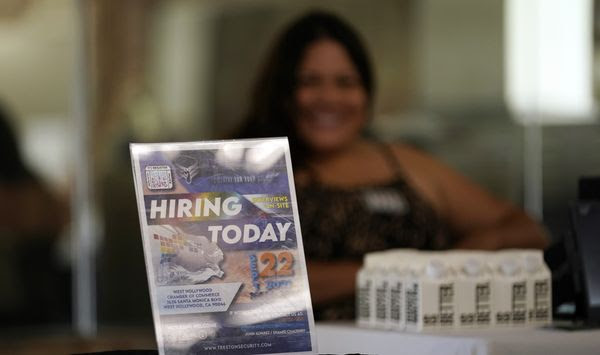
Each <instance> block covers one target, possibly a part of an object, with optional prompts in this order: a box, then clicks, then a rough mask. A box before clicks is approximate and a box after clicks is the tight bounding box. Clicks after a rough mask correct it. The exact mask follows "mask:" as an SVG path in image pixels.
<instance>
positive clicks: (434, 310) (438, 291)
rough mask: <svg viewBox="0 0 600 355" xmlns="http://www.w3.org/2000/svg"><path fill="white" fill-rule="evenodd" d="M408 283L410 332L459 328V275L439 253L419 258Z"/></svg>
mask: <svg viewBox="0 0 600 355" xmlns="http://www.w3.org/2000/svg"><path fill="white" fill-rule="evenodd" d="M415 259H416V260H415V263H414V267H411V276H410V278H409V282H408V283H407V289H406V293H405V295H406V296H405V297H406V329H407V330H412V331H423V330H436V329H448V328H453V327H454V326H455V324H456V312H455V307H456V302H455V275H454V274H455V273H454V271H453V270H452V268H451V267H450V265H449V264H448V263H447V262H445V261H444V258H442V257H441V254H439V253H434V252H431V253H422V256H421V257H418V258H415Z"/></svg>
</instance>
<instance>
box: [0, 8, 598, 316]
mask: <svg viewBox="0 0 600 355" xmlns="http://www.w3.org/2000/svg"><path fill="white" fill-rule="evenodd" d="M76 4H79V6H81V7H80V8H81V9H82V12H78V11H77V6H76ZM505 6H506V2H505V1H502V0H488V1H484V2H482V1H477V0H450V1H448V0H381V1H377V2H375V3H374V2H370V1H366V0H326V1H312V0H303V1H275V0H256V1H241V0H227V1H217V0H202V1H191V0H171V1H166V0H128V1H117V0H104V1H81V2H79V3H78V2H76V1H68V0H36V1H24V0H20V1H19V0H3V1H2V2H0V101H1V102H2V103H3V104H4V105H5V106H6V107H7V108H8V109H9V110H10V112H12V115H11V117H10V120H9V121H10V122H9V123H10V125H11V126H12V127H13V129H14V130H15V132H16V136H17V138H18V141H19V144H20V148H21V150H22V152H23V156H24V159H25V161H26V163H27V164H28V165H29V166H30V168H31V169H32V170H33V171H34V172H35V173H36V174H37V175H38V176H39V177H40V179H41V180H42V181H43V182H44V184H45V185H46V186H48V188H49V190H50V191H52V193H54V194H55V195H56V196H58V197H59V198H61V199H64V200H67V201H68V200H69V198H70V196H71V195H72V184H73V176H74V175H73V174H74V171H76V169H77V166H74V165H73V164H72V162H73V154H74V151H76V150H77V149H80V148H81V147H76V146H75V145H74V144H75V143H74V139H73V135H74V134H76V132H75V131H74V130H73V127H74V126H75V123H74V117H73V114H72V113H73V109H72V107H73V102H72V100H73V97H74V95H73V92H72V88H73V83H75V82H77V81H78V80H81V78H80V77H79V76H81V75H85V76H87V77H88V78H89V84H90V85H89V90H90V102H89V113H90V117H91V132H92V135H91V138H90V141H89V142H88V144H89V151H90V154H89V159H90V161H91V167H92V174H93V176H94V181H95V183H94V186H93V190H94V192H95V196H97V201H96V202H95V203H96V206H97V217H98V220H99V221H100V223H99V224H98V231H97V232H98V233H97V237H98V240H97V243H96V246H97V272H96V274H97V277H98V284H97V297H98V320H99V322H100V324H101V325H114V324H137V325H143V326H148V327H151V326H152V324H151V314H150V304H149V299H148V293H147V292H148V291H147V282H146V276H145V267H144V260H143V254H142V244H141V242H140V233H139V224H138V217H137V210H136V204H135V196H134V191H133V183H132V176H131V167H130V163H129V153H128V146H127V145H128V143H129V142H151V141H152V142H154V141H156V142H159V141H160V142H163V141H182V140H201V139H211V138H222V137H226V136H227V134H228V132H230V130H231V128H232V127H234V126H235V125H236V124H237V123H238V122H239V121H240V119H241V118H242V116H243V114H244V112H245V110H246V106H247V104H248V97H249V93H250V90H251V85H252V81H253V80H254V78H255V76H256V74H257V71H258V70H259V67H260V65H261V63H262V60H263V58H264V56H265V54H266V51H267V50H268V48H269V45H270V44H271V43H272V42H273V39H274V36H275V35H276V34H277V33H278V32H279V31H280V30H281V28H282V26H283V25H284V24H286V23H287V22H289V21H290V20H291V19H293V18H294V17H295V16H298V15H300V14H302V13H303V12H305V11H307V10H309V9H311V8H320V9H329V10H332V11H335V12H337V13H338V14H340V15H341V16H343V17H344V18H346V19H347V20H348V21H349V22H351V23H352V24H354V25H355V26H356V28H357V29H358V30H359V32H360V33H361V34H362V35H363V38H364V40H365V42H366V44H367V46H368V48H369V49H370V52H371V54H372V59H373V64H374V67H375V69H376V77H377V95H376V106H375V112H374V120H373V123H372V127H371V128H372V130H373V132H374V133H375V134H377V135H378V136H380V137H381V138H382V139H385V140H388V141H401V140H402V141H409V142H411V143H413V144H415V145H417V146H419V147H421V148H423V149H425V150H427V151H429V152H431V153H433V154H434V155H436V156H439V157H440V158H441V159H442V160H444V161H445V162H446V163H447V164H449V165H451V166H453V167H454V168H456V169H458V170H459V171H461V172H463V173H464V174H466V175H467V176H469V177H470V178H472V179H474V180H475V181H477V182H479V183H480V184H482V185H484V186H485V187H487V188H489V189H490V190H491V191H492V192H494V193H495V194H497V195H499V196H501V197H504V198H506V199H509V200H511V201H513V202H514V203H516V204H518V205H523V202H524V190H525V185H524V166H525V161H526V159H525V158H524V154H525V152H526V145H527V140H526V138H527V135H526V134H525V128H524V125H523V124H522V123H519V121H518V120H516V119H515V118H514V117H513V115H511V114H510V110H509V108H508V106H507V103H506V100H505V89H506V75H505V74H506V69H505V55H506V44H505V40H506V35H505V33H506V32H505V30H506V28H505V23H506V22H505V20H506V19H505ZM595 8H597V6H595ZM590 9H591V7H590ZM82 15H83V16H84V17H85V22H84V26H85V27H86V30H87V31H86V34H85V38H84V43H79V42H78V41H77V40H76V37H75V36H74V31H75V30H76V24H77V23H78V21H79V20H80V19H79V16H82ZM591 15H592V14H591V13H590V16H591ZM594 19H595V21H596V22H598V21H599V20H598V16H595V17H594ZM596 22H595V23H596ZM596 33H597V31H596ZM593 40H594V39H593V38H592V37H591V36H590V38H589V41H593ZM594 43H595V42H594ZM81 46H83V47H84V48H83V49H84V50H85V52H87V53H88V54H89V55H88V58H87V65H86V66H85V68H84V71H83V72H82V71H79V72H78V71H77V70H75V69H74V62H75V58H76V55H77V53H78V50H81ZM596 47H597V46H596ZM596 47H594V48H596ZM595 50H596V51H597V49H595ZM594 58H598V56H597V55H596V54H594ZM593 68H594V70H595V72H599V68H600V65H595V66H594V67H593ZM595 82H596V83H600V80H599V79H596V80H595ZM566 122H568V120H566ZM540 129H541V137H542V140H541V159H542V160H541V162H542V165H541V167H542V181H543V185H541V186H543V189H542V192H543V200H542V203H543V215H542V216H541V217H542V218H543V222H544V223H545V224H546V226H547V227H548V228H549V230H550V231H551V234H552V236H553V238H558V237H559V236H560V234H561V233H562V232H563V231H564V229H565V228H566V227H567V210H566V209H567V205H568V203H569V202H570V201H573V200H574V199H575V198H576V186H577V179H578V177H580V176H582V175H599V174H600V171H599V170H600V126H599V124H598V120H597V118H596V116H595V115H591V116H590V117H588V119H587V120H586V121H585V122H584V123H577V124H570V123H560V124H557V123H553V124H548V125H542V126H541V128H540ZM0 154H1V153H0ZM2 203H5V202H4V201H2ZM0 232H1V230H0ZM75 237H76V236H73V235H71V233H69V229H68V228H67V227H65V232H64V233H63V235H62V236H61V238H59V239H58V241H57V242H56V243H55V244H54V246H53V250H52V253H54V254H55V257H54V258H53V260H54V261H53V262H56V263H58V264H60V265H69V263H70V261H71V259H72V258H71V257H70V255H71V252H70V250H71V248H70V245H71V244H70V243H71V242H72V241H73V240H74V239H75ZM0 242H2V241H0ZM4 244H6V243H4ZM2 252H3V253H5V254H10V253H11V249H10V246H6V245H5V246H3V249H2ZM0 258H1V257H0ZM0 289H2V286H0ZM124 290H127V291H126V292H125V291H124ZM0 292H4V291H0ZM49 292H52V290H50V291H49ZM60 321H64V319H63V320H60Z"/></svg>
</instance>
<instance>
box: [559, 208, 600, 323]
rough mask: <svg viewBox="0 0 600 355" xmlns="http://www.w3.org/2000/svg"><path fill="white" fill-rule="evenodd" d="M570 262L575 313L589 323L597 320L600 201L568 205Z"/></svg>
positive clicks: (599, 307) (599, 314)
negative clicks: (570, 224)
mask: <svg viewBox="0 0 600 355" xmlns="http://www.w3.org/2000/svg"><path fill="white" fill-rule="evenodd" d="M570 211H571V223H572V243H573V244H572V246H571V248H572V249H573V250H572V251H571V252H568V253H567V256H568V257H569V255H570V259H572V260H570V264H571V265H572V268H573V278H574V279H575V291H576V306H577V308H578V312H577V313H578V314H579V315H580V316H581V317H582V319H583V320H584V321H585V322H586V323H589V324H600V201H595V200H588V201H585V200H582V201H578V202H577V203H574V204H573V205H572V206H571V208H570Z"/></svg>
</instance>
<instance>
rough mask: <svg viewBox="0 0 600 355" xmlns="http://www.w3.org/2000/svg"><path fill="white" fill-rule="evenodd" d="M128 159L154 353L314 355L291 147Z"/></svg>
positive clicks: (169, 151) (225, 146)
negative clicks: (142, 247)
mask: <svg viewBox="0 0 600 355" xmlns="http://www.w3.org/2000/svg"><path fill="white" fill-rule="evenodd" d="M130 150H131V158H132V167H133V174H134V180H135V188H136V195H137V201H138V209H139V214H140V224H141V229H142V240H143V245H144V255H145V259H146V270H147V274H148V282H149V286H150V298H151V302H152V313H153V317H154V325H155V331H156V337H157V343H158V349H159V352H160V353H161V354H278V353H310V354H312V353H316V352H317V350H316V339H315V332H314V320H313V314H312V308H311V301H310V293H309V288H308V279H307V276H306V264H305V260H304V251H303V247H302V237H301V233H300V224H299V221H298V212H297V206H296V196H295V189H294V180H293V174H292V168H291V160H290V153H289V146H288V141H287V139H286V138H273V139H253V140H232V141H213V142H191V143H163V144H131V145H130Z"/></svg>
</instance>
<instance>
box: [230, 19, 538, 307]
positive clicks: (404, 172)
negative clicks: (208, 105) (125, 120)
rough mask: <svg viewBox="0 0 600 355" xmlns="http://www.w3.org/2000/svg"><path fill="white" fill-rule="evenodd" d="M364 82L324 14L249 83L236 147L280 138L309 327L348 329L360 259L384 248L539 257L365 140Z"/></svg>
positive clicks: (437, 167) (407, 155) (423, 165)
mask: <svg viewBox="0 0 600 355" xmlns="http://www.w3.org/2000/svg"><path fill="white" fill-rule="evenodd" d="M373 96H374V79H373V74H372V71H371V67H370V63H369V58H368V55H367V53H366V51H365V49H364V47H363V45H362V43H361V41H360V39H359V37H358V35H357V34H356V33H355V31H354V30H353V29H352V28H351V27H350V26H349V25H348V24H346V23H345V22H344V21H343V20H341V19H339V18H338V17H336V16H335V15H332V14H329V13H324V12H312V13H309V14H307V15H305V16H303V17H301V18H300V19H298V20H297V21H295V22H294V23H292V24H291V25H290V26H289V27H288V28H287V29H286V30H285V31H284V32H283V34H282V35H281V37H280V38H279V40H278V41H277V42H276V44H275V46H274V47H273V49H272V51H271V55H270V57H269V60H268V61H267V63H266V66H265V67H264V70H263V71H262V73H261V75H260V76H259V78H258V81H257V83H256V86H255V88H254V96H253V101H252V105H251V107H250V110H249V113H248V115H247V117H246V120H245V122H244V124H243V127H242V129H241V131H240V133H239V134H238V136H239V137H243V138H246V137H268V136H287V137H289V140H290V146H291V152H292V160H293V164H294V171H295V179H296V189H297V191H296V192H297V197H298V205H299V211H300V222H301V227H302V232H303V233H302V234H303V240H304V246H305V253H306V257H307V263H308V272H309V282H310V287H311V294H312V297H313V304H314V306H315V311H316V312H315V313H316V317H317V319H320V318H321V319H322V318H327V319H334V318H351V317H352V314H353V311H354V306H353V295H354V287H355V284H354V278H355V273H356V271H357V270H358V268H359V267H360V263H361V258H362V256H363V255H364V254H365V253H368V252H372V251H376V250H382V249H387V248H399V247H407V248H419V249H446V248H470V249H488V250H494V249H501V248H515V247H519V248H543V247H544V246H545V245H546V243H547V241H546V237H545V235H544V232H543V229H542V228H541V227H540V226H539V225H538V224H536V223H535V222H534V221H533V220H532V219H531V218H529V217H528V216H527V215H526V214H525V213H524V212H523V211H521V210H520V209H518V208H516V207H515V206H513V205H511V204H510V203H508V202H506V201H502V200H499V199H497V198H495V197H493V196H491V195H490V194H489V193H488V192H487V191H485V190H484V189H482V188H481V187H479V186H477V185H476V184H474V183H473V182H471V181H469V180H467V179H466V178H465V177H463V176H461V175H460V174H458V173H457V172H455V171H454V170H452V169H451V168H449V167H447V166H446V165H444V164H442V163H441V162H440V161H438V160H436V159H435V158H433V157H431V156H429V155H427V154H426V153H424V152H421V151H419V150H417V149H415V148H413V147H411V146H409V145H406V144H393V145H392V144H386V143H382V142H379V141H377V140H375V139H370V138H368V137H367V136H366V135H365V134H364V133H365V128H366V126H367V123H368V121H369V119H370V114H371V111H372V106H373Z"/></svg>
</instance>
